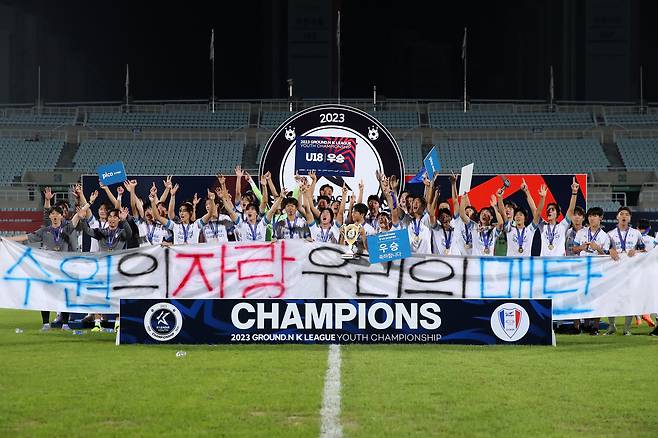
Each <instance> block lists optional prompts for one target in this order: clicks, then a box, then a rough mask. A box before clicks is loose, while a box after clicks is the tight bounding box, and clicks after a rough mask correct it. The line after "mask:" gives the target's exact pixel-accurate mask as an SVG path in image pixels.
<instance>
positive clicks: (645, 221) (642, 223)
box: [637, 219, 651, 229]
mask: <svg viewBox="0 0 658 438" xmlns="http://www.w3.org/2000/svg"><path fill="white" fill-rule="evenodd" d="M637 227H638V228H642V229H646V228H651V223H650V222H649V220H648V219H640V221H639V222H638V223H637Z"/></svg>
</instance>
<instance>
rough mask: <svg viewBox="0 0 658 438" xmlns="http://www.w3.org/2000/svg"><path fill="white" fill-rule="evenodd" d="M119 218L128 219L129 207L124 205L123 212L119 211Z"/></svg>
mask: <svg viewBox="0 0 658 438" xmlns="http://www.w3.org/2000/svg"><path fill="white" fill-rule="evenodd" d="M119 219H121V220H122V221H125V220H126V219H128V207H123V208H122V209H121V212H119Z"/></svg>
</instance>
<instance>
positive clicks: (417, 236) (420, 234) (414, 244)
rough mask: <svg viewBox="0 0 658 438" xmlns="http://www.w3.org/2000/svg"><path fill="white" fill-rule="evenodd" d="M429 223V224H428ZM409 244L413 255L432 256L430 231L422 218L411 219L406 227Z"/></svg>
mask: <svg viewBox="0 0 658 438" xmlns="http://www.w3.org/2000/svg"><path fill="white" fill-rule="evenodd" d="M428 223H429V222H428ZM407 232H408V233H409V244H410V245H411V252H412V253H413V254H432V231H431V230H430V228H429V227H428V226H427V225H426V224H425V223H424V222H423V218H422V217H421V218H420V219H416V218H413V219H411V221H410V222H409V225H408V226H407Z"/></svg>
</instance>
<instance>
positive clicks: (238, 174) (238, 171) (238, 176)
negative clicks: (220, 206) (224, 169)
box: [234, 166, 244, 202]
mask: <svg viewBox="0 0 658 438" xmlns="http://www.w3.org/2000/svg"><path fill="white" fill-rule="evenodd" d="M243 176H244V172H243V171H242V167H240V166H235V198H234V199H235V202H240V200H241V199H242V177H243Z"/></svg>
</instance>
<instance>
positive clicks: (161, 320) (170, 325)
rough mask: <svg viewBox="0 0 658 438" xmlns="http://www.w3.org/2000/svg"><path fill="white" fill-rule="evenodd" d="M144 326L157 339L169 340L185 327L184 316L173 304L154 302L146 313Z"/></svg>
mask: <svg viewBox="0 0 658 438" xmlns="http://www.w3.org/2000/svg"><path fill="white" fill-rule="evenodd" d="M144 328H145V329H146V333H148V335H149V336H150V337H152V338H153V339H155V340H156V341H168V340H170V339H173V338H175V337H176V335H177V334H178V333H179V332H180V331H181V328H183V318H182V317H181V314H180V310H178V309H177V308H176V306H174V305H173V304H170V303H158V304H154V305H153V306H151V307H150V308H149V309H148V310H147V311H146V314H145V315H144Z"/></svg>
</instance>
